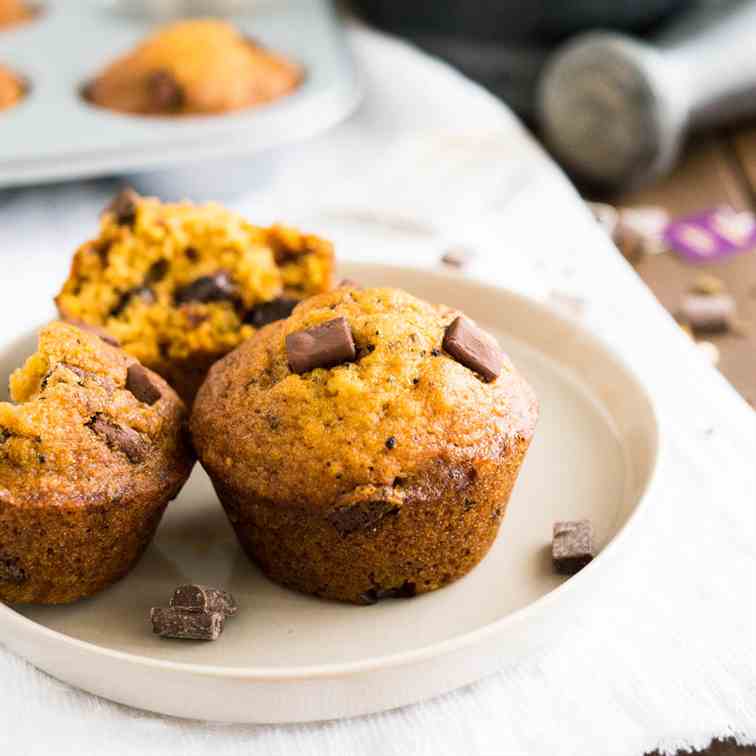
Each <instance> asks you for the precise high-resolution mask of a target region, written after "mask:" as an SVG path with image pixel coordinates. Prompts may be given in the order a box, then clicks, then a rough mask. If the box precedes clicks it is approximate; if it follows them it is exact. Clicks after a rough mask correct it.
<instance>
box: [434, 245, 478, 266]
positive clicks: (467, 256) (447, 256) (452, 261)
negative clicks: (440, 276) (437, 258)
mask: <svg viewBox="0 0 756 756" xmlns="http://www.w3.org/2000/svg"><path fill="white" fill-rule="evenodd" d="M474 257H475V255H473V253H472V252H471V251H470V250H469V249H464V248H453V249H448V250H446V252H444V254H443V255H441V262H442V263H443V264H444V265H446V266H448V267H449V268H456V269H457V270H459V269H461V268H464V267H466V266H467V265H469V264H470V263H471V262H472V260H473V258H474Z"/></svg>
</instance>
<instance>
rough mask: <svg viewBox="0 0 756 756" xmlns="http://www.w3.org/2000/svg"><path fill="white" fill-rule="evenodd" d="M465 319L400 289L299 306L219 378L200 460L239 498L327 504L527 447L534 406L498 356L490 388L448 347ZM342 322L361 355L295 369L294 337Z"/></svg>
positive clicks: (205, 394)
mask: <svg viewBox="0 0 756 756" xmlns="http://www.w3.org/2000/svg"><path fill="white" fill-rule="evenodd" d="M459 315H460V313H458V312H456V311H454V310H451V309H449V308H447V307H442V306H434V305H430V304H428V303H426V302H423V301H421V300H419V299H416V298H415V297H413V296H411V295H409V294H407V293H405V292H403V291H400V290H397V289H390V288H376V289H365V290H362V289H359V288H351V287H342V288H339V289H337V290H335V291H332V292H328V293H325V294H321V295H318V296H315V297H312V298H310V299H308V300H306V301H304V302H302V303H301V304H299V305H298V306H297V307H296V308H295V310H294V312H293V313H292V315H291V316H290V317H289V318H288V319H286V320H283V321H278V322H276V323H273V324H271V325H269V326H267V327H266V328H264V329H262V330H261V331H260V332H259V333H258V334H257V335H256V336H255V337H254V338H252V339H250V340H249V341H247V342H245V343H244V344H242V345H241V346H240V347H239V348H238V349H236V350H235V351H234V352H232V353H231V354H229V355H227V356H226V357H225V358H224V359H222V360H221V361H219V362H218V363H216V364H215V365H214V366H213V368H212V369H211V371H210V373H209V375H208V378H207V380H206V381H205V383H204V385H203V386H202V388H201V389H200V392H199V394H198V396H197V400H196V403H195V405H194V412H193V416H192V434H193V437H194V441H195V444H196V447H197V450H198V452H199V454H200V457H201V458H202V461H203V464H204V465H205V466H206V467H207V468H208V470H209V471H210V472H211V473H212V474H213V476H214V477H216V476H217V477H218V478H221V479H222V480H223V481H224V482H225V483H227V484H228V485H229V486H230V487H231V488H233V489H236V490H239V491H243V492H249V491H253V492H254V493H255V495H257V496H259V497H263V498H266V499H270V500H272V501H277V502H282V503H294V502H296V503H299V504H301V505H310V506H316V507H325V506H329V505H330V504H332V503H333V502H334V501H335V500H336V499H337V498H339V497H343V496H348V495H350V492H354V491H357V490H358V489H360V488H364V487H368V488H370V489H372V488H373V487H375V488H381V487H386V486H394V485H395V484H396V482H397V481H404V480H411V479H412V478H413V476H415V475H417V474H419V473H422V472H423V471H426V470H427V469H428V467H429V466H430V467H434V466H436V465H437V464H438V461H439V460H442V461H444V462H446V463H448V467H449V468H454V467H461V466H463V465H465V464H468V463H470V462H473V463H474V464H475V465H481V464H483V465H485V464H487V463H488V462H489V461H490V462H494V461H498V460H499V459H500V458H501V457H502V455H503V454H505V453H506V450H507V448H508V447H509V446H510V445H511V444H512V443H513V442H514V441H515V440H516V439H517V437H521V438H525V439H528V440H529V439H530V437H531V435H532V433H533V429H534V426H535V422H536V417H537V412H538V410H537V403H536V399H535V396H534V394H533V392H532V390H531V389H530V388H529V386H528V385H527V384H526V383H525V382H524V380H523V379H522V378H521V377H520V376H519V374H518V373H517V372H516V370H515V369H514V367H513V366H512V364H511V362H510V361H509V360H508V358H506V357H505V356H504V355H503V354H501V353H500V352H498V351H496V355H497V360H498V361H499V364H498V365H496V370H497V372H498V370H499V369H500V373H499V375H498V377H496V378H494V379H493V380H490V378H489V381H488V382H487V381H486V379H485V378H484V377H483V376H482V375H481V374H480V373H478V372H476V371H475V370H473V369H471V368H470V367H466V366H465V365H464V364H462V363H461V362H459V361H457V359H454V358H452V357H451V355H450V354H449V352H447V351H445V349H444V347H443V345H444V344H445V333H446V331H447V328H448V326H450V325H451V324H452V323H453V321H455V320H456V319H457V317H458V316H459ZM338 318H344V319H345V321H346V324H347V326H348V329H349V330H350V331H351V334H352V337H353V340H354V359H353V360H352V361H346V362H341V363H340V364H337V365H334V366H332V367H315V368H313V369H307V367H308V366H307V365H306V364H299V362H297V359H296V355H295V360H294V361H295V363H297V364H294V365H293V367H294V368H295V369H296V370H300V369H303V368H304V370H303V371H302V372H299V373H297V372H294V371H293V370H292V364H291V362H292V349H293V346H294V345H293V343H292V340H291V339H289V340H288V341H289V344H288V347H289V348H288V350H287V336H290V335H291V334H297V333H300V332H303V331H306V330H308V329H312V328H314V327H317V326H320V325H323V324H324V323H329V322H332V321H334V320H336V319H338ZM468 323H469V321H468ZM470 325H471V326H473V327H474V324H470ZM329 328H331V327H330V326H329ZM332 330H333V329H332ZM337 330H338V329H337ZM484 337H485V334H484ZM486 338H489V337H486Z"/></svg>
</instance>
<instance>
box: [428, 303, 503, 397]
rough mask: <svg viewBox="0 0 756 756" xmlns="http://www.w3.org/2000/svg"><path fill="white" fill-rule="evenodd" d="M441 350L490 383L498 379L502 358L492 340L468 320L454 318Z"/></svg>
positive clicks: (462, 317)
mask: <svg viewBox="0 0 756 756" xmlns="http://www.w3.org/2000/svg"><path fill="white" fill-rule="evenodd" d="M442 346H443V348H444V349H445V350H446V352H447V353H448V354H450V355H451V356H452V357H453V358H454V359H455V360H456V361H457V362H459V363H460V364H462V365H464V366H465V367H467V368H470V370H473V371H475V372H476V373H478V374H479V375H480V376H481V377H482V378H483V380H484V381H486V382H488V383H490V382H491V381H493V380H496V378H498V377H499V374H500V373H501V363H502V359H503V356H502V354H501V352H500V351H499V349H498V347H497V346H496V344H495V342H494V341H493V339H492V338H491V337H490V336H488V334H486V333H484V332H483V331H481V330H480V328H478V326H476V325H475V323H473V322H472V320H469V319H468V318H466V317H464V316H463V315H460V316H459V317H457V318H455V319H454V321H453V322H452V323H451V325H450V326H449V327H448V328H447V329H446V333H445V334H444V342H443V345H442Z"/></svg>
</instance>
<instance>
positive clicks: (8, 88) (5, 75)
mask: <svg viewBox="0 0 756 756" xmlns="http://www.w3.org/2000/svg"><path fill="white" fill-rule="evenodd" d="M23 96H24V84H23V82H22V81H21V79H19V78H18V76H16V74H14V73H13V71H10V70H8V69H7V68H5V67H4V66H0V110H7V109H8V108H12V107H13V106H14V105H17V104H18V103H19V102H20V101H21V100H22V99H23Z"/></svg>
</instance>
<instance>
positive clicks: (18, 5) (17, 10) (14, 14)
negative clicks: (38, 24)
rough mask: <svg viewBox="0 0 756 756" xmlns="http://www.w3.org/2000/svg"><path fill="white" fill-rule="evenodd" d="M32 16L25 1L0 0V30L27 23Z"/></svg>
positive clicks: (31, 10) (32, 12)
mask: <svg viewBox="0 0 756 756" xmlns="http://www.w3.org/2000/svg"><path fill="white" fill-rule="evenodd" d="M33 15H34V10H33V9H32V8H31V7H30V5H29V3H27V2H25V0H0V29H3V28H6V27H9V26H15V25H16V24H20V23H23V22H24V21H28V20H29V19H30V18H31V17H32V16H33Z"/></svg>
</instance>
